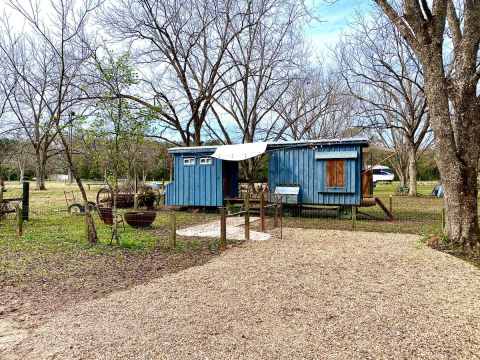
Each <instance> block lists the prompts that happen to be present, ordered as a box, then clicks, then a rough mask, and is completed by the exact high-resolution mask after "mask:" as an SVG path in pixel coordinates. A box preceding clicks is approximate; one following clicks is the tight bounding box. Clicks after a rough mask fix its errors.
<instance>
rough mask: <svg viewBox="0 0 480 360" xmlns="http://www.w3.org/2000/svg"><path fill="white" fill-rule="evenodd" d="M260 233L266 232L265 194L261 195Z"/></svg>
mask: <svg viewBox="0 0 480 360" xmlns="http://www.w3.org/2000/svg"><path fill="white" fill-rule="evenodd" d="M260 231H262V232H264V231H265V193H264V192H263V191H262V192H261V194H260Z"/></svg>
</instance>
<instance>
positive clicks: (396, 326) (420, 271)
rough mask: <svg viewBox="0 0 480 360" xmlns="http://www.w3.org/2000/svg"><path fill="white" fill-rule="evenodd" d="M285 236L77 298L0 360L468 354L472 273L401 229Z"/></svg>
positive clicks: (477, 318) (478, 293)
mask: <svg viewBox="0 0 480 360" xmlns="http://www.w3.org/2000/svg"><path fill="white" fill-rule="evenodd" d="M284 235H285V238H284V239H283V240H270V241H264V242H250V243H248V244H245V245H244V246H243V247H240V248H233V249H230V250H228V251H227V252H225V253H224V254H223V255H222V256H220V257H218V258H215V259H214V260H212V261H211V262H209V263H207V264H206V265H203V266H200V267H194V268H189V269H187V270H185V271H182V272H180V273H177V274H173V275H168V276H165V277H163V278H161V279H158V280H155V281H153V282H151V283H149V284H147V285H143V286H138V287H135V288H133V289H130V290H127V291H121V292H117V293H113V294H111V295H110V296H108V297H106V298H103V299H98V300H95V301H89V302H84V303H80V304H78V305H77V306H75V307H72V308H71V309H70V311H68V312H65V313H60V314H57V315H56V316H55V317H54V318H53V319H52V320H51V321H50V322H48V323H46V324H45V325H44V326H42V327H41V328H38V329H37V330H36V331H35V332H34V333H33V334H30V335H28V336H27V338H26V339H25V340H24V341H23V342H22V343H21V344H20V345H19V346H18V347H17V348H16V349H10V352H8V353H4V354H0V358H2V359H11V358H22V359H44V358H52V359H53V358H55V359H80V358H81V359H172V360H173V359H175V360H177V359H179V360H182V359H373V358H374V359H378V358H388V359H401V358H408V359H410V358H416V359H417V358H421V359H475V358H478V356H479V354H480V270H478V269H476V268H474V267H473V266H471V265H469V264H467V263H465V262H463V261H461V260H459V259H456V258H453V257H450V256H448V255H445V254H443V253H439V252H436V251H434V250H431V249H429V248H425V247H422V246H419V245H418V243H417V237H415V236H410V235H399V234H379V233H376V234H373V233H361V232H357V233H352V232H343V231H324V230H321V231H317V230H296V229H286V230H285V231H284Z"/></svg>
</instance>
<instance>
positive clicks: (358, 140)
mask: <svg viewBox="0 0 480 360" xmlns="http://www.w3.org/2000/svg"><path fill="white" fill-rule="evenodd" d="M340 144H351V145H362V146H368V144H369V141H368V139H367V138H363V137H353V138H344V139H317V140H300V141H279V142H268V143H267V151H268V150H271V149H278V148H286V147H298V146H315V145H340ZM220 146H223V145H207V146H188V147H173V148H170V149H168V152H169V153H189V152H190V153H213V152H214V151H215V150H216V149H217V148H218V147H220Z"/></svg>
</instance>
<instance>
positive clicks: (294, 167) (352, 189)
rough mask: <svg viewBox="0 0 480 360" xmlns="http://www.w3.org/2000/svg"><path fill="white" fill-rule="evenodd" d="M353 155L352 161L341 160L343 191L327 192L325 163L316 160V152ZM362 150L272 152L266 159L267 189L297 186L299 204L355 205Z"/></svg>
mask: <svg viewBox="0 0 480 360" xmlns="http://www.w3.org/2000/svg"><path fill="white" fill-rule="evenodd" d="M340 151H356V152H357V158H356V159H345V165H346V166H345V187H343V188H341V189H337V188H335V189H331V188H327V187H326V184H325V174H326V160H316V159H315V153H316V152H340ZM361 170H362V149H361V147H360V146H358V145H346V144H345V145H344V144H340V145H330V146H316V147H291V148H281V149H274V150H272V151H271V152H270V159H269V172H268V180H269V188H270V189H271V191H274V190H275V187H276V186H277V185H282V184H283V185H285V184H296V185H300V201H301V203H303V204H318V205H359V204H360V201H361Z"/></svg>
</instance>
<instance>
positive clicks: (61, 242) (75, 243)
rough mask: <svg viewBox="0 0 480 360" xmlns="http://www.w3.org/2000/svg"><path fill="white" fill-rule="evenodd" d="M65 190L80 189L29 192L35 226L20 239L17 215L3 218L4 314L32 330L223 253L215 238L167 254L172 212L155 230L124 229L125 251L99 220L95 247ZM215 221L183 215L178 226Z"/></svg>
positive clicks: (50, 187) (0, 307)
mask: <svg viewBox="0 0 480 360" xmlns="http://www.w3.org/2000/svg"><path fill="white" fill-rule="evenodd" d="M31 185H32V186H33V185H34V184H33V183H32V184H31ZM99 188H100V187H99V186H97V187H95V188H93V187H92V189H91V190H90V191H89V199H91V200H92V201H94V199H95V195H96V192H97V191H98V189H99ZM7 189H8V190H7V192H6V193H5V196H4V197H5V198H14V197H18V196H20V193H21V190H20V187H19V185H18V184H15V183H7ZM64 190H67V191H68V190H73V191H76V187H75V186H70V185H65V184H63V183H50V182H49V183H47V190H46V191H35V190H33V189H32V190H31V199H30V209H31V211H30V221H28V222H26V223H25V226H24V235H23V236H22V237H18V236H17V235H16V234H15V226H14V224H15V220H14V217H13V214H12V215H9V216H8V217H7V218H6V219H3V220H0V287H1V288H2V292H1V294H0V315H1V316H4V317H8V318H12V319H14V320H16V321H19V322H20V323H22V324H24V325H25V326H26V327H28V326H34V325H35V324H37V323H38V322H40V321H42V319H43V318H44V317H45V316H48V314H50V313H51V312H53V311H56V310H59V309H62V308H64V307H65V306H66V305H68V304H70V303H72V302H78V301H81V300H84V299H89V298H95V297H100V296H104V295H105V294H108V293H110V292H112V291H115V290H119V289H124V288H128V287H130V286H133V285H136V284H139V283H143V282H146V281H149V280H150V279H152V278H156V277H159V276H162V275H163V274H166V273H171V272H175V271H179V270H181V269H184V268H187V267H190V266H195V265H199V264H203V263H205V262H206V261H208V260H209V259H210V258H211V257H212V256H215V255H216V253H217V252H216V240H215V239H200V238H182V237H177V247H176V249H175V250H168V249H166V248H165V245H166V241H167V239H168V213H166V212H159V213H158V214H157V218H156V220H155V222H154V224H153V226H152V228H150V229H146V230H136V229H134V228H131V227H129V226H126V228H125V231H123V230H121V231H120V235H121V240H120V246H117V245H113V246H112V245H110V244H109V243H110V237H111V235H110V234H111V231H110V227H108V226H106V225H103V224H102V223H101V221H100V219H99V218H98V216H97V215H95V220H96V225H97V231H98V235H99V243H98V244H97V245H95V246H91V245H90V244H88V243H87V242H86V240H85V236H84V231H85V229H84V218H83V216H81V215H69V214H68V213H67V212H66V204H65V199H64V193H63V191H64ZM77 192H78V191H77ZM77 198H79V194H78V195H77ZM213 218H214V215H212V214H203V213H188V212H182V213H178V214H177V226H178V227H183V226H187V225H191V224H195V223H202V222H205V221H211V220H212V219H213Z"/></svg>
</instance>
